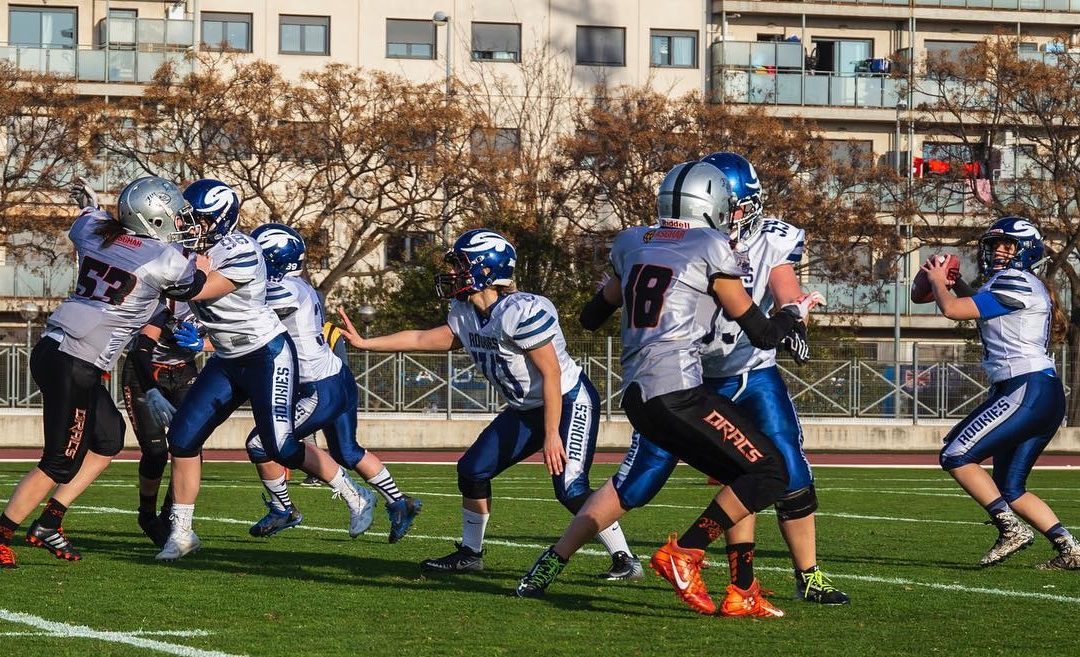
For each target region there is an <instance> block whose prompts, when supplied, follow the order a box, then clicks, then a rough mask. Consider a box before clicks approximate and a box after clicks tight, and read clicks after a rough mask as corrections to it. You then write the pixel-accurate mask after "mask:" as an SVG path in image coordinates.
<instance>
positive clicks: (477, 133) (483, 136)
mask: <svg viewBox="0 0 1080 657" xmlns="http://www.w3.org/2000/svg"><path fill="white" fill-rule="evenodd" d="M469 148H470V150H471V152H472V156H473V157H475V158H487V157H507V156H514V155H517V154H518V153H520V152H521V131H520V130H518V129H517V128H474V129H473V131H472V133H470V135H469Z"/></svg>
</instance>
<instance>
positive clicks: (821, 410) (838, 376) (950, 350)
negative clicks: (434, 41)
mask: <svg viewBox="0 0 1080 657" xmlns="http://www.w3.org/2000/svg"><path fill="white" fill-rule="evenodd" d="M903 346H904V349H903V350H902V351H903V354H904V355H905V357H904V358H902V359H900V361H899V362H897V360H896V359H895V357H894V355H893V344H892V343H891V342H877V343H875V342H838V343H818V344H815V345H813V360H812V361H811V362H809V363H807V364H806V365H803V366H801V367H800V366H797V365H795V364H794V363H793V362H792V361H791V360H790V359H789V358H787V357H786V356H785V355H782V356H781V357H780V359H779V363H778V364H779V368H780V373H781V376H783V378H784V381H785V382H786V383H787V386H788V391H789V392H790V393H791V397H792V399H793V400H794V401H795V405H796V407H797V408H798V409H799V414H800V416H802V417H803V418H807V419H813V418H821V419H836V420H842V419H867V420H872V419H890V418H891V419H894V420H895V419H901V420H910V421H913V422H914V421H919V420H933V419H940V420H945V419H956V418H961V417H964V416H965V415H967V414H968V413H969V412H971V411H972V410H973V409H974V408H975V407H976V406H977V405H978V404H979V403H980V402H981V401H982V399H983V398H984V396H985V394H986V390H987V383H986V375H985V373H984V372H983V369H982V366H981V365H980V359H981V350H980V349H979V348H978V347H977V346H976V345H971V344H967V343H950V344H941V343H923V344H920V343H904V345H903ZM568 348H569V351H570V353H571V355H572V356H574V358H575V359H576V360H577V362H578V363H579V364H580V365H581V366H582V368H583V369H584V370H585V373H586V374H587V375H588V377H589V378H590V379H591V380H592V382H593V384H594V385H595V386H596V389H597V391H599V393H600V400H601V407H602V411H603V413H604V414H605V415H606V416H607V417H611V416H613V415H618V414H621V413H622V411H621V410H620V409H619V392H620V387H621V385H622V376H621V374H622V368H621V367H620V365H619V352H620V345H619V340H618V339H617V338H609V339H600V340H591V341H576V342H571V343H569V344H568ZM1066 355H1067V354H1066V352H1065V347H1064V346H1063V347H1059V348H1058V349H1056V350H1055V352H1054V356H1055V358H1056V360H1057V362H1058V363H1059V373H1060V374H1061V375H1062V378H1063V379H1064V378H1065V374H1066V372H1065V371H1064V364H1065V363H1067V362H1068V360H1067V359H1066ZM29 358H30V349H29V348H28V346H27V345H25V344H24V345H12V344H8V345H0V407H7V408H40V406H41V394H40V392H39V390H38V388H37V385H36V384H35V383H34V381H33V378H32V377H31V376H30V368H29ZM204 358H205V355H202V356H200V359H204ZM349 365H350V367H351V368H352V371H353V374H354V376H355V378H356V384H357V388H358V391H359V397H360V400H359V410H360V411H361V412H363V413H382V412H387V413H409V414H426V415H437V416H439V417H444V418H447V419H453V418H454V417H459V416H469V415H475V414H492V413H497V412H498V411H500V410H501V409H502V408H503V406H504V403H503V401H502V398H501V397H500V395H499V393H498V391H497V390H496V389H495V388H494V387H492V385H491V384H490V383H489V382H488V381H487V379H486V378H484V376H483V374H482V372H480V370H479V369H478V368H477V367H476V364H475V363H474V362H473V361H472V358H470V357H469V356H468V355H467V354H465V353H463V352H448V353H369V352H360V351H353V350H350V351H349ZM122 367H123V359H121V360H120V363H119V364H118V365H117V368H116V370H114V372H113V373H112V375H111V376H110V377H109V378H108V380H107V381H105V385H106V387H107V388H108V389H109V391H110V392H111V393H112V395H113V398H114V399H116V401H117V403H118V404H122V403H123V399H122V397H123V391H122V389H121V385H120V371H121V368H122ZM1068 392H1069V390H1068V389H1066V393H1068Z"/></svg>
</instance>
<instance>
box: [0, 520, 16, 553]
mask: <svg viewBox="0 0 1080 657" xmlns="http://www.w3.org/2000/svg"><path fill="white" fill-rule="evenodd" d="M18 528H19V523H17V522H15V521H14V520H12V519H11V518H9V517H8V516H7V514H6V513H4V514H0V545H11V537H12V536H14V535H15V530H16V529H18Z"/></svg>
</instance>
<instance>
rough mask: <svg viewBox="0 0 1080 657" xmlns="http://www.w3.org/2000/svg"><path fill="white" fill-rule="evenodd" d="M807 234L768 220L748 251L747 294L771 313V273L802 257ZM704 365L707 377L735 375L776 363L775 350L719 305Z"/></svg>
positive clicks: (705, 341) (703, 353)
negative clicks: (760, 344)
mask: <svg viewBox="0 0 1080 657" xmlns="http://www.w3.org/2000/svg"><path fill="white" fill-rule="evenodd" d="M804 239H805V233H804V232H803V230H802V229H801V228H796V227H795V226H792V225H791V224H789V223H785V222H783V221H780V220H779V219H765V220H764V221H762V222H761V230H760V231H759V232H758V234H757V235H755V236H754V238H753V239H752V240H750V243H749V244H748V247H749V248H748V249H747V251H746V256H747V259H748V260H749V261H750V270H749V271H748V272H747V273H746V274H745V275H744V276H743V277H742V280H743V286H745V287H746V293H747V294H749V295H750V297H751V298H752V299H753V300H754V303H756V304H757V305H758V308H760V309H761V312H763V313H765V315H766V316H767V315H768V314H769V311H770V310H771V309H772V307H773V302H774V300H773V296H772V292H771V291H770V290H769V276H770V275H772V271H773V269H775V268H777V267H781V266H783V265H794V264H797V263H798V262H799V261H800V260H802V254H803V241H804ZM702 342H703V344H702V347H701V367H702V369H703V372H704V375H705V376H706V377H713V378H719V377H725V376H735V375H736V374H742V373H743V372H749V371H750V370H756V369H761V368H765V367H772V366H774V365H776V350H775V349H758V348H757V347H755V346H754V345H752V344H750V338H748V337H747V336H746V334H745V333H743V332H742V328H740V327H739V324H738V322H736V321H735V320H734V319H732V318H730V317H728V316H727V314H726V313H724V312H723V311H722V310H721V309H720V308H717V309H716V311H715V315H714V318H713V330H712V331H711V332H709V334H708V335H706V336H705V338H704V339H703V340H702Z"/></svg>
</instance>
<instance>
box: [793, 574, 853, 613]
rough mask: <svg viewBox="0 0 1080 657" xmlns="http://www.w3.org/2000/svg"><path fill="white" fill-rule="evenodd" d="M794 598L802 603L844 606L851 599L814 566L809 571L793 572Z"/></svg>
mask: <svg viewBox="0 0 1080 657" xmlns="http://www.w3.org/2000/svg"><path fill="white" fill-rule="evenodd" d="M795 597H796V598H798V599H800V600H803V601H804V602H815V603H817V604H819V605H832V606H836V605H846V604H848V603H850V602H851V598H849V597H848V596H847V594H846V593H844V592H843V591H841V590H840V589H838V588H836V587H835V586H833V583H832V582H831V581H830V580H829V578H828V577H826V575H825V573H823V572H821V569H820V568H818V567H817V566H814V567H813V568H811V569H810V570H806V571H798V570H796V571H795Z"/></svg>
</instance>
